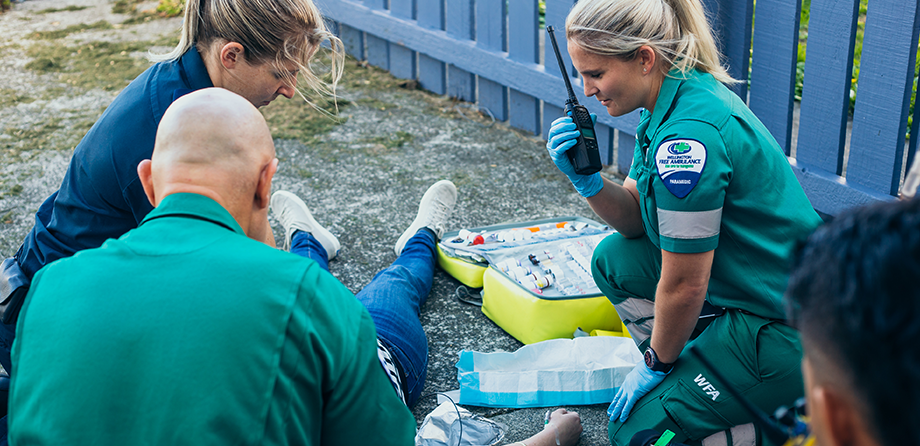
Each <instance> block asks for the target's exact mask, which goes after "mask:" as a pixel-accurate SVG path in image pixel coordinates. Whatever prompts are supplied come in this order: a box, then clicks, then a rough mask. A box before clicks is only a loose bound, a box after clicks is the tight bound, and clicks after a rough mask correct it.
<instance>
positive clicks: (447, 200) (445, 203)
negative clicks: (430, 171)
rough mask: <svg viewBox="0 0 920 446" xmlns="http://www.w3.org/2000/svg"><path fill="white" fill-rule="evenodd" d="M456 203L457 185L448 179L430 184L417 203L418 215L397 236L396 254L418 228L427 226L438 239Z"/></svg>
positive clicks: (442, 233)
mask: <svg viewBox="0 0 920 446" xmlns="http://www.w3.org/2000/svg"><path fill="white" fill-rule="evenodd" d="M456 203H457V186H454V183H451V182H450V181H448V180H441V181H438V182H437V183H434V184H433V185H431V187H429V188H428V190H427V191H426V192H425V195H423V196H422V202H421V203H419V205H418V215H417V216H416V217H415V221H413V222H412V224H411V225H409V227H408V228H407V229H406V231H405V232H403V233H402V235H401V236H399V240H397V241H396V246H395V250H396V255H400V254H402V250H403V248H404V247H405V246H406V242H408V241H409V239H410V238H412V236H413V235H415V233H416V232H418V230H419V229H422V228H429V229H431V230H432V231H434V233H435V235H436V236H437V238H438V239H440V238H441V236H442V235H444V230H445V228H446V227H447V217H450V213H451V212H452V211H453V210H454V204H456Z"/></svg>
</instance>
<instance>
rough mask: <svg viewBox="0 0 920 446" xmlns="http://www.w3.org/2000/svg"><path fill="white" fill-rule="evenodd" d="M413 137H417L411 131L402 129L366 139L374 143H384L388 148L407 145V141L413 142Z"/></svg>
mask: <svg viewBox="0 0 920 446" xmlns="http://www.w3.org/2000/svg"><path fill="white" fill-rule="evenodd" d="M413 139H415V136H413V135H412V134H411V133H409V132H404V131H402V130H400V131H397V132H396V133H391V134H389V135H386V136H377V137H374V138H369V139H367V140H366V141H367V142H369V143H372V144H383V146H384V147H386V148H387V149H395V148H399V147H402V146H404V145H406V143H408V142H411V141H412V140H413Z"/></svg>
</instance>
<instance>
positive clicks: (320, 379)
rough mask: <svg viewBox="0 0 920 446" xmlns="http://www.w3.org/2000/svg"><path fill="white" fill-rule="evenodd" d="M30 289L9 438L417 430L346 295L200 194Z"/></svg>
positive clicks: (317, 439) (387, 434) (315, 440)
mask: <svg viewBox="0 0 920 446" xmlns="http://www.w3.org/2000/svg"><path fill="white" fill-rule="evenodd" d="M26 302H27V303H26V306H25V307H24V309H23V315H22V317H21V318H20V320H19V324H18V326H17V338H16V341H15V344H14V348H13V357H14V364H15V366H14V370H13V376H15V377H16V378H15V379H14V380H13V383H12V389H11V394H10V416H9V423H10V424H9V429H10V430H9V432H10V437H9V439H10V444H13V445H16V444H61V445H72V444H98V445H142V444H151V445H162V444H170V445H208V444H227V445H295V444H296V445H359V444H373V445H406V444H411V443H412V441H413V437H414V435H415V420H414V418H413V416H412V414H411V413H410V412H409V410H408V409H407V408H406V406H405V405H404V404H403V403H402V402H401V401H400V400H399V398H398V397H397V395H396V392H395V391H394V389H393V387H392V386H391V384H390V382H389V380H388V379H387V378H386V376H385V374H384V372H383V370H382V367H381V365H380V362H379V361H378V358H377V347H376V333H375V330H374V326H373V322H372V321H371V319H370V316H369V315H368V313H367V311H366V310H365V309H364V307H363V306H362V305H361V304H360V303H359V302H358V301H357V300H356V299H355V297H354V295H352V294H351V293H350V292H349V291H348V289H347V288H345V287H344V286H343V285H342V284H341V283H339V282H338V280H336V279H335V278H334V277H333V276H332V275H330V274H329V273H327V272H326V271H323V270H322V269H321V268H320V267H319V265H317V264H316V263H315V262H313V261H312V260H309V259H306V258H302V257H299V256H296V255H293V254H290V253H286V252H283V251H280V250H277V249H274V248H270V247H268V246H266V245H264V244H262V243H259V242H256V241H254V240H251V239H249V238H247V237H246V236H245V235H244V234H243V231H242V229H241V228H240V227H239V225H238V224H237V223H236V221H235V220H234V219H233V218H232V217H231V216H230V214H229V213H228V212H227V211H226V210H224V208H223V207H221V206H220V205H219V204H218V203H216V202H215V201H213V200H211V199H209V198H206V197H204V196H201V195H196V194H174V195H170V196H167V197H166V198H165V199H164V200H163V201H162V202H161V204H160V206H158V207H157V208H156V209H155V210H154V211H153V212H151V213H150V214H149V215H148V216H147V217H146V218H145V219H144V221H143V222H142V223H141V225H140V227H139V228H137V229H135V230H132V231H130V232H128V233H126V234H125V235H124V236H122V237H121V238H119V239H118V240H108V241H107V242H105V244H104V245H103V246H102V247H101V248H98V249H92V250H87V251H82V252H80V253H78V254H76V255H75V256H73V257H71V258H67V259H62V260H59V261H57V262H54V263H52V264H50V265H48V266H46V267H45V268H43V269H42V270H40V271H39V273H38V274H37V275H36V276H35V280H34V281H33V284H32V288H31V290H30V292H29V296H28V298H27V300H26Z"/></svg>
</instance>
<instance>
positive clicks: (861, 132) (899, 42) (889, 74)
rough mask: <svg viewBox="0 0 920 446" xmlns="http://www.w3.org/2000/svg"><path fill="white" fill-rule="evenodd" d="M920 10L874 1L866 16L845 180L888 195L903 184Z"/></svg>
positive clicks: (909, 5)
mask: <svg viewBox="0 0 920 446" xmlns="http://www.w3.org/2000/svg"><path fill="white" fill-rule="evenodd" d="M918 9H920V5H918V4H917V2H903V1H898V0H873V1H872V2H870V4H869V5H868V10H867V11H866V30H865V36H864V38H863V47H862V48H863V49H862V59H861V60H860V70H859V89H858V91H857V92H856V109H855V111H854V113H853V136H852V137H851V139H850V141H851V143H850V156H849V161H848V163H847V181H848V182H849V181H853V182H854V183H856V184H860V185H862V186H865V187H867V188H869V189H872V190H874V191H877V192H881V193H884V194H892V195H893V194H897V191H898V186H899V184H900V180H901V170H902V164H901V163H902V161H903V155H904V136H905V134H906V133H907V112H908V109H909V106H910V95H911V86H912V85H913V82H914V63H915V62H916V54H917V38H918V33H920V11H918Z"/></svg>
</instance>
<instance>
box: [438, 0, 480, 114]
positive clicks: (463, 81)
mask: <svg viewBox="0 0 920 446" xmlns="http://www.w3.org/2000/svg"><path fill="white" fill-rule="evenodd" d="M474 23H475V22H474V21H473V1H472V0H448V1H447V23H446V24H445V27H446V28H447V35H448V36H450V37H453V38H455V39H457V40H460V41H469V40H472V39H473V28H474V27H473V25H474ZM447 94H448V95H450V96H453V97H455V98H458V99H460V100H463V101H467V102H476V75H474V74H472V73H470V72H469V71H466V70H464V69H461V68H457V67H456V66H453V65H450V66H448V68H447Z"/></svg>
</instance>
